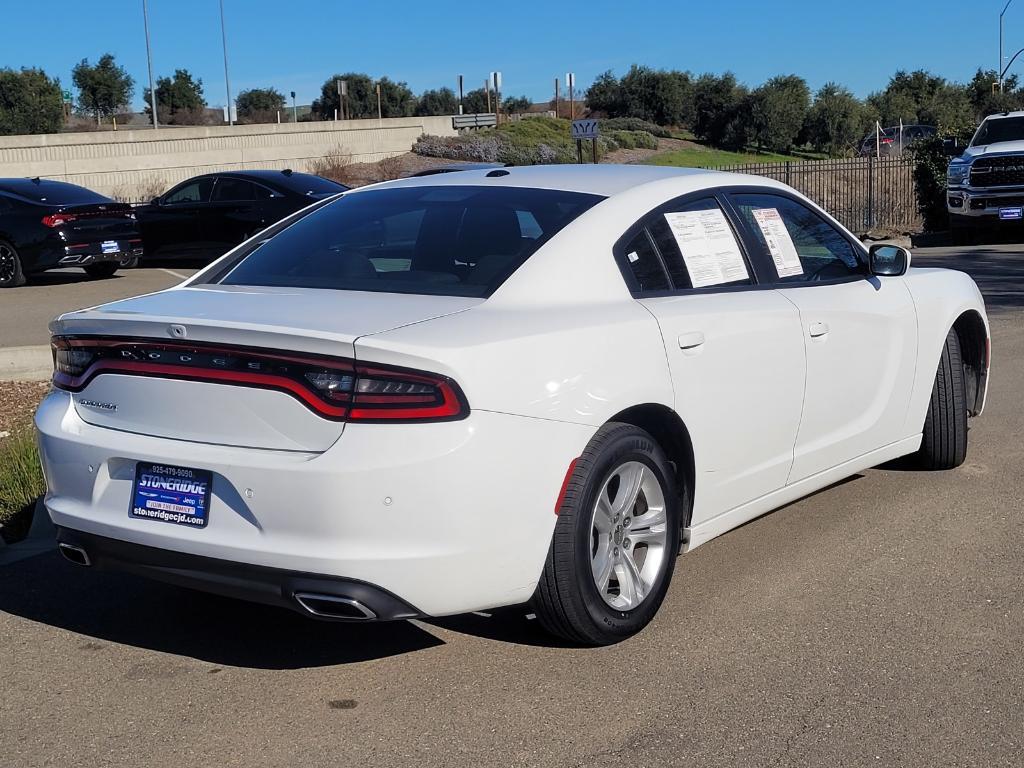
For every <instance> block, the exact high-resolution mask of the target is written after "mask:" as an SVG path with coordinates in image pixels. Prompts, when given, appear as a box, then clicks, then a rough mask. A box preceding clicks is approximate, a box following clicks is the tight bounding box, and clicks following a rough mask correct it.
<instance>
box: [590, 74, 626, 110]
mask: <svg viewBox="0 0 1024 768" xmlns="http://www.w3.org/2000/svg"><path fill="white" fill-rule="evenodd" d="M586 100H587V106H588V107H589V108H590V110H591V112H600V113H601V114H603V115H604V116H605V117H621V116H622V114H623V104H622V86H621V85H620V84H619V79H618V78H617V77H615V75H614V74H612V71H611V70H610V69H609V70H608V71H607V72H602V73H601V74H600V75H598V76H597V77H596V78H595V80H594V82H593V83H591V85H590V87H589V88H587V94H586Z"/></svg>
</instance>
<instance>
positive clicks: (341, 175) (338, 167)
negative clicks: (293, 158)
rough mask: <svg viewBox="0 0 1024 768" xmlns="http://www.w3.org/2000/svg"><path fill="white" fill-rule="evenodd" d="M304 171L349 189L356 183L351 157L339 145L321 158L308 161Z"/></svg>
mask: <svg viewBox="0 0 1024 768" xmlns="http://www.w3.org/2000/svg"><path fill="white" fill-rule="evenodd" d="M306 170H307V171H308V172H309V173H312V174H314V175H316V176H323V177H324V178H325V179H330V180H331V181H336V182H338V183H339V184H344V185H345V186H349V187H351V186H353V185H354V184H355V183H356V179H355V178H354V176H353V170H352V155H351V154H349V152H348V151H347V150H346V149H345V148H344V147H343V146H341V145H340V144H339V145H338V146H337V147H335V148H334V149H333V150H331V151H330V152H329V153H327V154H326V155H324V156H323V157H318V158H316V159H314V160H310V161H309V164H308V166H307V168H306Z"/></svg>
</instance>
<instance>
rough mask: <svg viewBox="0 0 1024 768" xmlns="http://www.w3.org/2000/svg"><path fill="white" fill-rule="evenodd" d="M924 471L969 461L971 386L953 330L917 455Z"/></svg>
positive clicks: (958, 339) (938, 373)
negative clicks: (969, 403) (965, 460)
mask: <svg viewBox="0 0 1024 768" xmlns="http://www.w3.org/2000/svg"><path fill="white" fill-rule="evenodd" d="M917 458H918V463H919V465H920V466H921V468H922V469H929V470H933V469H953V468H954V467H959V466H960V465H961V464H963V463H964V459H966V458H967V385H966V381H965V372H964V363H963V358H962V356H961V354H960V338H959V337H958V336H957V334H956V331H955V330H953V329H950V331H949V333H948V334H946V343H945V345H944V346H943V348H942V357H941V358H940V360H939V369H938V371H936V373H935V383H934V384H933V385H932V398H931V402H929V404H928V413H927V414H926V415H925V419H924V436H923V438H922V440H921V449H920V450H919V451H918V454H917Z"/></svg>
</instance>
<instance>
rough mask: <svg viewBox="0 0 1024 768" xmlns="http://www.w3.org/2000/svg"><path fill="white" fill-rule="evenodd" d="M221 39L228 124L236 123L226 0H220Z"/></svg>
mask: <svg viewBox="0 0 1024 768" xmlns="http://www.w3.org/2000/svg"><path fill="white" fill-rule="evenodd" d="M220 39H221V42H222V43H223V44H224V87H225V88H227V91H228V125H234V124H235V116H234V114H232V112H231V81H230V80H229V79H228V33H227V29H226V28H225V27H224V0H220Z"/></svg>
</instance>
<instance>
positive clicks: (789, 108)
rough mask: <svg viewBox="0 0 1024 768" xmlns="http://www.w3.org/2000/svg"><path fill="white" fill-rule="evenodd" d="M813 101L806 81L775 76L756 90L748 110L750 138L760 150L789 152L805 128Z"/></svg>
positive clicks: (798, 78)
mask: <svg viewBox="0 0 1024 768" xmlns="http://www.w3.org/2000/svg"><path fill="white" fill-rule="evenodd" d="M810 101H811V93H810V90H809V89H808V88H807V82H806V81H805V80H804V79H803V78H802V77H797V76H796V75H779V76H777V77H773V78H771V79H770V80H769V81H768V82H766V83H765V84H764V85H762V86H761V87H760V88H758V89H757V90H755V91H754V92H753V93H752V94H751V96H750V99H749V100H748V105H749V107H748V108H749V115H750V128H751V135H752V137H753V140H754V143H755V144H757V146H758V148H759V149H761V148H764V149H769V150H771V151H772V152H785V151H787V150H788V149H790V148H791V147H792V146H793V145H794V144H795V143H796V138H797V136H798V135H799V133H800V129H801V128H803V125H804V120H805V119H806V117H807V111H808V109H809V108H810ZM744 111H746V110H744Z"/></svg>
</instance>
